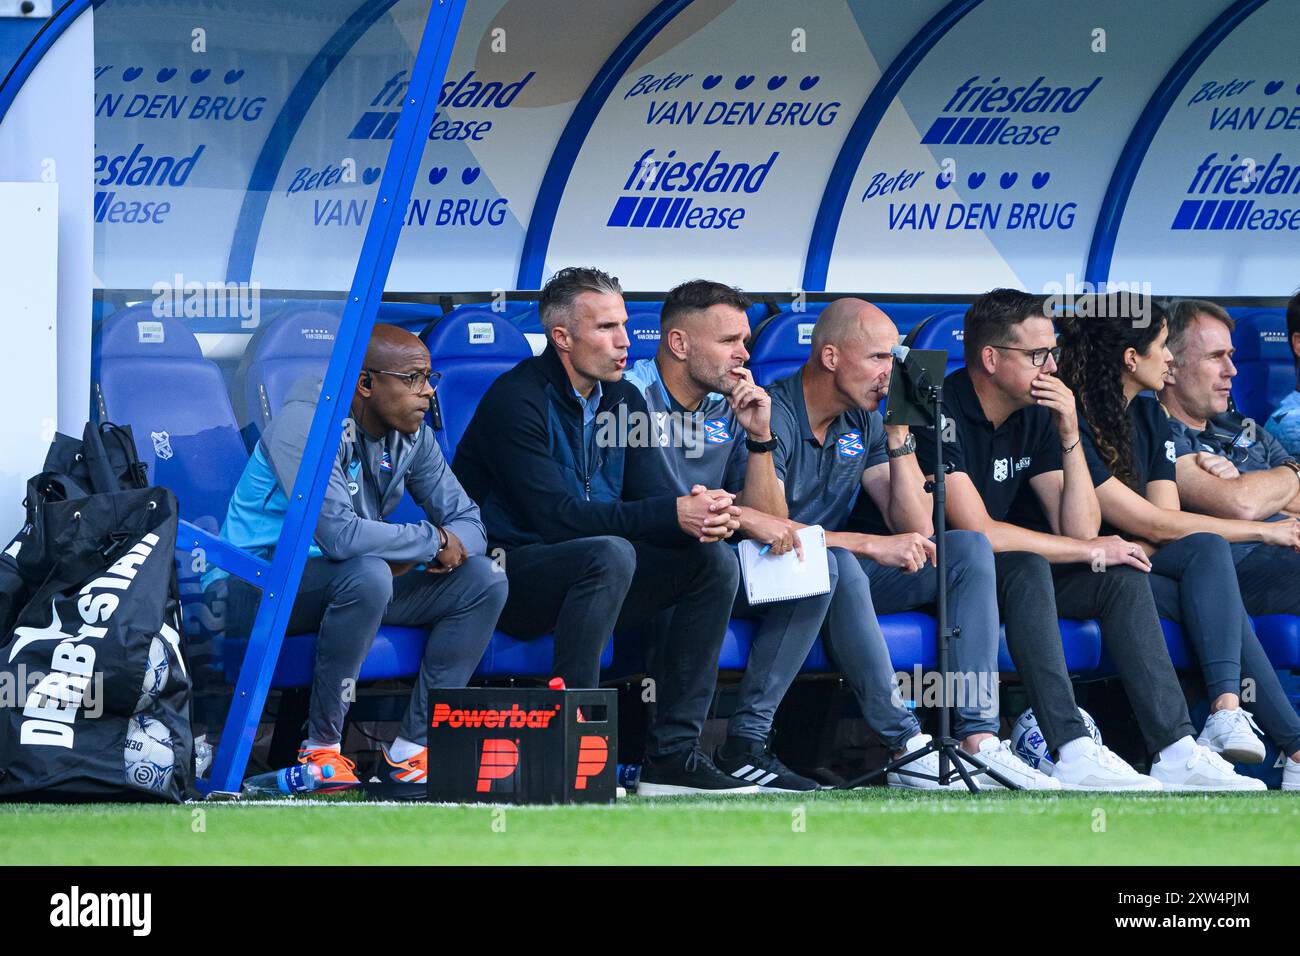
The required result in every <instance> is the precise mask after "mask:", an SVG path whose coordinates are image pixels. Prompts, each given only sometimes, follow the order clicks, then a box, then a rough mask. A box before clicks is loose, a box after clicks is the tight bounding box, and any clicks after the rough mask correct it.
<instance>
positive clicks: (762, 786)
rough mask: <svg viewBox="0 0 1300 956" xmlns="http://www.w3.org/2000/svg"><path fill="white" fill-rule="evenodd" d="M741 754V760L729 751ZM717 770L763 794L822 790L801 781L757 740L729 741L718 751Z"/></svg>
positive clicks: (734, 739) (810, 781)
mask: <svg viewBox="0 0 1300 956" xmlns="http://www.w3.org/2000/svg"><path fill="white" fill-rule="evenodd" d="M733 749H734V750H740V751H741V753H740V754H739V756H734V757H733V756H730V754H729V753H728V751H731V750H733ZM717 767H718V769H719V770H721V771H722V772H723V773H725V774H727V775H728V776H730V777H733V778H734V779H736V780H740V781H742V782H745V783H752V784H755V785H756V786H757V787H758V789H759V790H760V791H761V792H763V793H805V792H807V791H809V790H820V789H821V784H819V783H818V782H817V781H816V780H809V779H808V778H807V777H801V776H800V775H799V774H797V773H795V772H794V771H793V770H791V769H790V768H789V767H787V766H786V765H785V764H783V763H781V761H780V760H778V759H777V756H776V754H774V753H772V751H770V750H768V749H767V748H766V747H765V746H764V745H763V744H762V743H761V742H759V741H757V740H741V739H737V738H731V739H728V740H727V742H726V743H725V744H723V745H722V747H721V748H719V750H718V759H717Z"/></svg>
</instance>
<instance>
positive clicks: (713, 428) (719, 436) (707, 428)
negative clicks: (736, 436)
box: [704, 418, 731, 445]
mask: <svg viewBox="0 0 1300 956" xmlns="http://www.w3.org/2000/svg"><path fill="white" fill-rule="evenodd" d="M704 440H705V441H706V442H708V443H709V444H710V445H725V444H726V443H727V442H729V441H731V432H730V431H729V430H728V429H727V422H726V419H723V418H711V419H709V420H708V421H706V422H705V423H704Z"/></svg>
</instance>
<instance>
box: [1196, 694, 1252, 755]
mask: <svg viewBox="0 0 1300 956" xmlns="http://www.w3.org/2000/svg"><path fill="white" fill-rule="evenodd" d="M1260 733H1262V731H1261V730H1260V729H1259V726H1258V725H1257V724H1256V723H1255V718H1254V717H1252V716H1250V714H1249V713H1248V712H1247V711H1245V710H1242V709H1241V708H1240V707H1238V708H1237V709H1236V710H1216V711H1215V712H1214V713H1212V714H1210V716H1209V719H1208V720H1206V721H1205V729H1204V730H1202V731H1201V736H1199V737H1197V738H1196V742H1197V743H1198V744H1200V745H1201V746H1202V747H1205V748H1207V749H1209V750H1213V751H1214V752H1215V753H1216V754H1219V755H1220V756H1222V757H1223V759H1224V760H1231V761H1232V762H1233V763H1262V762H1263V760H1264V741H1262V740H1260V739H1259V736H1258V735H1259V734H1260Z"/></svg>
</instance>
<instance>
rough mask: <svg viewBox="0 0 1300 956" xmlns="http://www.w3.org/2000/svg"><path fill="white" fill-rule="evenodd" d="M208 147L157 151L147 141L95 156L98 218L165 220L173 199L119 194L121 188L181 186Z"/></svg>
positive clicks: (95, 214) (100, 219) (98, 219)
mask: <svg viewBox="0 0 1300 956" xmlns="http://www.w3.org/2000/svg"><path fill="white" fill-rule="evenodd" d="M206 148H207V147H206V146H204V145H203V144H200V145H199V146H198V147H197V148H196V149H195V150H194V151H193V152H192V153H179V154H174V153H155V152H153V150H151V149H149V148H148V147H147V146H146V145H145V144H144V143H136V144H135V146H133V147H132V148H131V149H130V150H129V151H128V152H124V153H117V154H115V155H113V154H110V153H100V154H98V155H96V156H95V185H96V186H102V187H104V188H103V189H98V190H96V191H95V207H94V216H95V222H110V223H146V222H152V223H155V224H161V223H163V222H164V221H165V220H166V219H167V215H168V213H170V212H171V210H172V203H171V201H170V200H157V199H153V200H147V201H146V200H140V199H134V198H130V197H129V194H127V195H124V196H123V197H122V198H120V199H119V198H118V195H119V193H118V191H119V190H121V189H128V190H129V189H134V188H136V187H140V186H152V187H155V188H164V189H165V188H173V189H179V188H180V187H182V186H184V185H185V184H186V183H187V182H188V181H189V178H190V175H191V174H192V173H193V172H194V168H195V167H196V166H197V165H198V164H199V159H200V158H201V157H202V156H203V151H204V150H205V149H206Z"/></svg>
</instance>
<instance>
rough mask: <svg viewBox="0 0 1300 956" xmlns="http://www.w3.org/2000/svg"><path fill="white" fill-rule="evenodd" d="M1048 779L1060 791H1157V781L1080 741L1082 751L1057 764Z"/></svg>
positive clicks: (1103, 749) (1095, 747)
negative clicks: (1053, 782) (1057, 782)
mask: <svg viewBox="0 0 1300 956" xmlns="http://www.w3.org/2000/svg"><path fill="white" fill-rule="evenodd" d="M1052 779H1053V780H1057V781H1059V782H1060V784H1061V789H1062V790H1160V789H1162V787H1161V783H1160V781H1159V780H1155V779H1153V778H1152V777H1148V776H1145V775H1143V774H1140V773H1138V772H1137V771H1136V770H1134V769H1133V768H1132V767H1130V766H1129V765H1128V764H1126V763H1125V762H1124V761H1123V760H1120V759H1119V757H1117V756H1115V754H1113V753H1111V751H1110V750H1109V749H1108V748H1106V747H1103V746H1102V745H1101V744H1098V743H1094V742H1093V741H1092V740H1091V739H1088V738H1084V749H1083V750H1081V751H1080V752H1079V754H1078V755H1077V756H1076V757H1075V759H1073V760H1059V761H1057V763H1056V766H1055V767H1054V768H1052Z"/></svg>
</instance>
